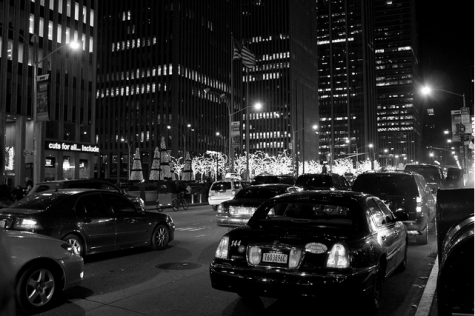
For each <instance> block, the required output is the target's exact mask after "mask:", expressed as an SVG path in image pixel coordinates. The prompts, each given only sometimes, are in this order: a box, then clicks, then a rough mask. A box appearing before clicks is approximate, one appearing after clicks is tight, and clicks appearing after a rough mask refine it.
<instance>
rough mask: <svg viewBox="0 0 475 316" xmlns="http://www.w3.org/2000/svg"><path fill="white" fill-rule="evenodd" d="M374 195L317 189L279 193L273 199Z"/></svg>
mask: <svg viewBox="0 0 475 316" xmlns="http://www.w3.org/2000/svg"><path fill="white" fill-rule="evenodd" d="M369 196H372V197H376V196H375V195H372V194H367V193H363V192H357V191H346V190H319V191H301V192H294V193H287V194H283V195H279V196H277V197H275V198H274V199H297V200H302V201H305V200H307V199H320V198H323V197H325V198H326V199H328V198H330V199H363V198H366V197H369Z"/></svg>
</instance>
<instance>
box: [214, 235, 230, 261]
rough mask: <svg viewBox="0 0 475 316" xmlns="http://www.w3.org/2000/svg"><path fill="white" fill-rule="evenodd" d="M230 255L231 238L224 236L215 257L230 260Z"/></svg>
mask: <svg viewBox="0 0 475 316" xmlns="http://www.w3.org/2000/svg"><path fill="white" fill-rule="evenodd" d="M228 253H229V237H227V236H224V237H223V238H221V240H220V241H219V245H218V248H216V252H215V254H214V256H215V257H216V258H220V259H228Z"/></svg>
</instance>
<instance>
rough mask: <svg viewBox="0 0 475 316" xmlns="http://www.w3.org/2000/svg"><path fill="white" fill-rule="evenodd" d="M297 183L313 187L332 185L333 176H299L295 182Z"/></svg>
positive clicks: (297, 184)
mask: <svg viewBox="0 0 475 316" xmlns="http://www.w3.org/2000/svg"><path fill="white" fill-rule="evenodd" d="M295 185H296V186H311V187H331V186H332V177H331V176H328V175H317V176H305V177H299V178H298V179H297V181H296V182H295Z"/></svg>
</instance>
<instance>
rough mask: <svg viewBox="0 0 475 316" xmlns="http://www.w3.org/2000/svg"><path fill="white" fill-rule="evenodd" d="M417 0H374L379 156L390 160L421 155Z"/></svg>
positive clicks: (402, 160)
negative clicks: (417, 94) (417, 95)
mask: <svg viewBox="0 0 475 316" xmlns="http://www.w3.org/2000/svg"><path fill="white" fill-rule="evenodd" d="M414 2H415V1H414V0H391V1H387V0H375V1H374V16H375V28H374V29H375V49H376V51H375V55H376V86H377V96H378V97H377V107H378V138H379V152H378V154H379V157H380V159H381V161H383V162H385V161H387V162H388V163H389V164H392V165H396V164H398V165H399V164H403V163H405V162H413V161H420V159H421V158H422V157H421V155H422V149H421V145H422V142H421V133H422V126H423V124H422V119H423V116H427V118H428V119H429V115H430V114H431V113H423V110H422V107H421V104H420V102H418V101H417V100H418V99H419V98H417V97H416V93H417V83H418V81H419V70H418V67H419V65H418V57H417V56H418V50H417V32H416V31H417V30H416V20H415V7H414V6H415V4H414Z"/></svg>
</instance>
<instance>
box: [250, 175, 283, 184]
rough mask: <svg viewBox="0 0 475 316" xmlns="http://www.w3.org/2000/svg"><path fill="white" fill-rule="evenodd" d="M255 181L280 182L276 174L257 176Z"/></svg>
mask: <svg viewBox="0 0 475 316" xmlns="http://www.w3.org/2000/svg"><path fill="white" fill-rule="evenodd" d="M253 183H254V184H256V183H279V178H277V177H276V176H257V177H255V178H254V180H253Z"/></svg>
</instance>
